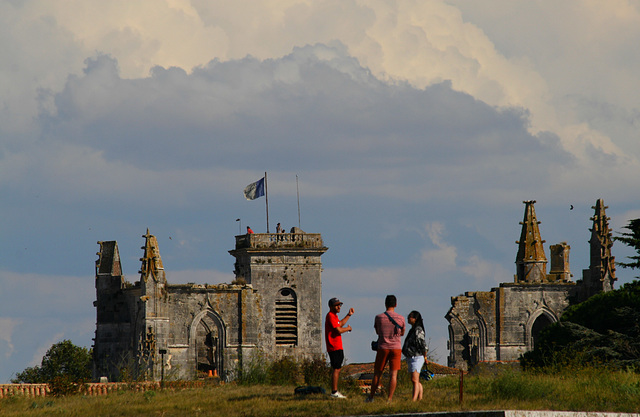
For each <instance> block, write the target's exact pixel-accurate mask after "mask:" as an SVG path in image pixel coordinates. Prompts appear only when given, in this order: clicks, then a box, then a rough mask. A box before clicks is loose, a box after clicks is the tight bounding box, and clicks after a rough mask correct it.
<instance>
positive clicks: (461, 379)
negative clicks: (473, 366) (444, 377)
mask: <svg viewBox="0 0 640 417" xmlns="http://www.w3.org/2000/svg"><path fill="white" fill-rule="evenodd" d="M463 386H464V372H463V371H462V369H460V404H462V387H463Z"/></svg>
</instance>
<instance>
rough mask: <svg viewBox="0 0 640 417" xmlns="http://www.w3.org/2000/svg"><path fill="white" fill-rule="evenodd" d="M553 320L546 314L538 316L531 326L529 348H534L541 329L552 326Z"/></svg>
mask: <svg viewBox="0 0 640 417" xmlns="http://www.w3.org/2000/svg"><path fill="white" fill-rule="evenodd" d="M552 323H553V320H551V318H550V317H549V316H547V315H546V314H540V315H539V316H538V318H536V321H534V322H533V326H531V348H532V349H533V348H535V347H536V343H537V342H538V337H539V336H540V332H541V331H542V329H544V328H545V327H547V326H548V325H550V324H552Z"/></svg>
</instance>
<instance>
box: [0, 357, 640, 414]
mask: <svg viewBox="0 0 640 417" xmlns="http://www.w3.org/2000/svg"><path fill="white" fill-rule="evenodd" d="M386 382H387V381H386V380H383V384H384V385H386ZM423 385H424V399H423V401H422V402H419V403H414V402H411V384H410V382H409V378H408V376H407V375H406V373H405V372H403V373H401V374H400V378H399V384H398V389H397V391H396V394H395V396H394V401H393V403H391V404H388V403H387V402H386V399H385V398H384V397H380V398H376V401H375V402H373V403H365V402H364V396H363V395H362V394H360V393H359V392H358V391H356V388H355V385H354V384H349V383H348V382H346V381H345V382H344V383H343V382H341V385H340V388H341V390H343V387H344V390H343V392H345V393H346V394H347V395H348V397H349V398H348V399H346V400H332V399H330V398H329V397H328V396H327V395H311V396H304V397H300V396H295V395H294V394H293V390H294V388H295V386H294V385H265V384H256V385H238V384H226V385H205V386H204V387H202V388H184V389H176V390H173V389H166V390H157V391H147V392H132V391H121V392H118V393H114V394H110V395H108V396H103V397H86V396H82V395H73V396H68V397H44V398H27V397H19V396H17V397H11V398H5V399H2V400H0V415H2V416H3V417H10V416H27V417H28V416H83V417H84V416H133V415H135V416H165V417H170V416H181V417H182V416H224V417H235V416H273V415H278V416H341V415H352V416H353V415H363V414H369V415H373V414H389V413H394V414H397V413H416V412H432V411H466V410H498V409H512V410H513V409H519V410H563V411H609V412H636V411H637V410H638V409H640V375H638V374H636V373H632V372H603V371H602V370H596V369H582V370H572V371H564V372H562V373H557V374H542V373H529V372H527V373H524V372H518V371H512V370H508V371H505V372H500V373H498V374H496V375H477V376H469V375H466V376H465V377H464V391H463V403H462V404H460V403H459V376H456V375H454V376H448V377H443V378H438V379H435V380H432V381H429V382H423ZM325 388H327V387H326V386H325Z"/></svg>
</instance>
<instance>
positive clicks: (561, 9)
mask: <svg viewBox="0 0 640 417" xmlns="http://www.w3.org/2000/svg"><path fill="white" fill-rule="evenodd" d="M638 44H640V1H637V0H626V1H623V0H606V1H605V0H602V1H596V0H594V1H584V0H566V1H563V2H557V1H552V0H541V1H536V2H530V1H524V0H516V1H514V0H491V1H489V2H469V1H463V0H367V1H364V0H362V1H360V0H327V1H305V0H267V1H263V2H255V1H246V0H237V1H234V2H223V1H216V0H191V1H189V0H136V1H131V0H110V1H101V0H64V1H55V2H54V1H50V0H0V193H1V194H2V199H1V200H0V210H1V211H0V213H1V214H2V221H1V222H0V228H1V229H0V233H1V235H2V239H0V245H1V246H0V383H2V382H7V381H8V380H9V379H10V378H11V377H12V376H13V375H14V374H15V373H16V372H20V371H22V370H23V369H24V368H25V367H27V366H33V365H36V364H39V363H40V361H41V358H42V355H43V354H44V352H45V351H46V350H47V349H48V348H49V347H50V346H51V345H52V344H53V343H56V342H58V341H60V340H63V339H71V340H72V341H73V342H74V343H75V344H77V345H81V346H87V347H90V346H91V344H92V340H91V338H92V337H93V332H94V330H95V310H94V307H93V305H92V302H93V300H95V289H94V272H95V271H94V264H95V260H96V259H97V256H96V251H97V250H98V248H99V246H98V245H97V243H96V242H97V241H99V240H117V241H118V244H119V247H120V254H121V256H122V258H123V267H124V272H125V274H126V277H127V279H128V280H129V281H135V280H137V279H138V274H137V271H138V269H139V266H140V265H139V258H140V256H141V255H142V251H141V249H140V247H141V246H142V245H143V244H144V239H143V238H142V235H143V234H144V233H145V231H146V229H147V228H149V229H150V232H151V233H152V234H154V235H156V236H157V238H158V242H159V245H160V252H161V255H162V257H163V261H164V265H165V268H166V270H167V276H168V279H169V281H170V283H186V282H198V283H211V284H214V283H219V282H230V281H231V280H232V279H233V276H232V270H233V262H234V259H233V257H231V256H230V255H229V253H228V252H227V251H228V250H230V249H232V248H233V245H234V235H236V234H238V231H239V226H242V227H243V228H244V227H245V226H246V225H251V226H252V228H253V229H254V230H255V231H256V232H265V231H266V215H265V204H264V199H259V200H255V201H247V200H245V199H244V197H243V195H242V190H243V188H244V187H245V186H246V185H247V184H249V183H251V182H253V181H256V180H258V179H259V178H261V177H262V176H263V175H264V173H265V172H267V173H268V191H269V218H270V226H271V231H273V229H274V228H275V223H277V222H281V223H282V224H283V225H284V226H285V227H287V228H289V227H292V226H298V221H299V220H298V204H297V198H296V176H297V177H298V189H299V196H300V213H301V215H300V226H301V228H302V229H303V230H305V231H307V232H313V233H322V235H323V238H324V241H325V244H326V245H327V246H328V247H329V251H328V252H327V253H326V254H325V255H324V256H323V263H324V273H323V300H324V302H323V304H326V300H328V299H329V298H330V297H333V296H338V297H340V298H341V299H342V300H343V301H344V302H345V305H346V307H353V308H355V310H356V314H355V316H354V317H353V318H352V320H351V322H350V324H352V325H353V327H354V331H353V332H352V333H350V334H347V335H345V337H344V339H345V349H346V356H347V359H348V360H349V361H350V362H362V361H371V360H373V354H372V352H370V350H369V349H368V344H369V341H370V340H371V339H372V338H373V337H374V333H373V328H372V326H373V316H374V315H375V314H376V313H379V312H381V311H382V310H383V309H384V296H385V295H386V294H390V293H394V294H396V295H397V296H398V299H399V307H398V312H400V313H402V314H405V315H406V314H407V313H408V312H409V311H411V310H412V309H417V310H419V311H421V312H422V313H423V315H424V316H425V324H426V327H427V334H428V337H430V339H431V341H430V343H431V350H432V352H433V353H434V354H435V356H436V358H437V360H438V362H440V363H443V364H446V357H447V354H448V352H447V350H446V339H447V322H446V320H445V319H444V315H445V314H446V313H447V311H448V309H449V307H450V297H451V296H455V295H458V294H461V293H463V292H465V291H477V290H489V289H490V288H491V287H495V286H497V285H498V284H499V283H500V282H511V281H513V274H514V273H515V265H514V261H515V255H516V250H517V247H516V244H515V243H514V242H515V240H517V239H518V237H519V235H520V226H519V224H518V222H519V221H521V220H522V215H523V212H524V205H523V204H522V201H523V200H536V201H537V203H536V206H535V207H536V212H537V214H538V218H539V220H540V221H541V222H542V224H541V225H540V228H541V232H542V235H543V238H544V239H545V240H546V241H547V244H546V246H545V248H546V249H547V250H548V245H550V244H554V243H559V242H561V241H566V242H568V243H569V244H570V245H571V265H572V272H573V274H574V279H579V278H580V277H581V270H582V269H584V268H587V267H588V254H589V250H588V244H587V241H588V239H589V230H588V228H589V227H590V226H591V223H590V220H589V217H590V216H591V215H592V214H593V210H592V209H591V206H592V205H594V203H595V201H596V199H598V198H603V199H604V200H605V203H606V204H607V205H608V206H609V209H608V211H607V213H608V215H609V216H610V217H611V224H612V226H613V228H614V230H616V231H620V230H621V228H622V226H624V225H625V224H626V223H627V222H628V220H629V219H631V218H636V217H640V202H639V201H638V197H637V196H638V194H637V191H638V186H637V178H638V177H639V176H640V161H639V159H640V140H639V133H640V95H639V94H638V91H640V75H639V74H640V49H638V47H637V45H638ZM570 205H573V206H574V209H573V210H569V207H570ZM237 218H240V219H241V222H236V219H237ZM613 251H614V254H615V255H616V256H617V258H618V259H619V260H622V259H623V258H624V257H625V256H628V255H630V254H631V253H630V252H629V251H628V249H627V248H624V247H621V246H620V244H617V245H615V246H614V248H613ZM633 276H634V273H633V271H627V270H623V269H619V270H618V277H619V280H618V282H617V283H616V286H619V285H620V284H622V283H624V282H629V281H631V280H632V279H633Z"/></svg>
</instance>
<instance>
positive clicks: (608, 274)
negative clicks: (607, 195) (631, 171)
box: [585, 198, 617, 293]
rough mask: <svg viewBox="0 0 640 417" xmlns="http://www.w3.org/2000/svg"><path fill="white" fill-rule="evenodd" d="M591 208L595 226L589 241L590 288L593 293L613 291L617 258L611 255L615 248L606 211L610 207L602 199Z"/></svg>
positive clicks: (592, 228)
mask: <svg viewBox="0 0 640 417" xmlns="http://www.w3.org/2000/svg"><path fill="white" fill-rule="evenodd" d="M591 208H592V209H594V210H595V213H594V215H593V217H591V220H593V226H592V227H591V229H590V231H591V239H589V244H590V245H591V246H590V249H591V250H590V252H591V262H590V263H589V270H590V273H589V282H588V287H589V288H590V290H591V291H590V292H593V293H596V292H600V291H611V290H612V289H613V282H614V281H615V280H616V279H617V278H616V267H615V257H614V256H612V255H611V247H612V246H613V239H612V238H611V229H610V228H609V220H611V218H609V217H607V213H606V212H605V210H606V209H607V208H608V207H607V206H605V205H604V200H602V199H601V198H600V199H598V200H597V201H596V205H595V206H592V207H591ZM585 278H586V277H585Z"/></svg>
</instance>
